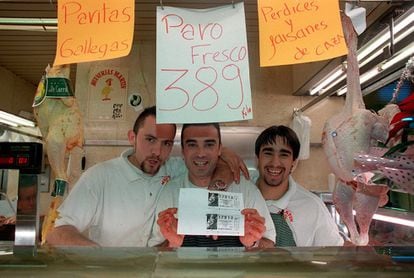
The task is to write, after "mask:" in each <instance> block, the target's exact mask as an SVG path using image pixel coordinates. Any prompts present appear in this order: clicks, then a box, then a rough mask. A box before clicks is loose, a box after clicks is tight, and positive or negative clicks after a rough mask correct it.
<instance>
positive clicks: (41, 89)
mask: <svg viewBox="0 0 414 278" xmlns="http://www.w3.org/2000/svg"><path fill="white" fill-rule="evenodd" d="M45 80H46V77H45V76H44V75H43V76H42V79H40V82H39V86H37V90H36V94H35V96H34V99H33V105H32V106H33V107H36V106H38V105H40V104H41V103H42V102H43V101H44V100H45V97H46V94H45V92H46V90H45Z"/></svg>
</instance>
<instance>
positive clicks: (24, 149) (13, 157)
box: [0, 142, 43, 174]
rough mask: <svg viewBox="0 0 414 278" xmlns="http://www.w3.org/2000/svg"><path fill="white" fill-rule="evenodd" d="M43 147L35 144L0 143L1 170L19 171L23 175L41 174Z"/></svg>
mask: <svg viewBox="0 0 414 278" xmlns="http://www.w3.org/2000/svg"><path fill="white" fill-rule="evenodd" d="M42 156H43V145H42V144H40V143H34V142H0V169H19V170H20V173H22V174H40V173H41V170H42Z"/></svg>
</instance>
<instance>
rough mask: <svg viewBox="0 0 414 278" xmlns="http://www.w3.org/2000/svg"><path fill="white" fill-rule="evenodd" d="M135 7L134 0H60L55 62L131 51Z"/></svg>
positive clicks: (116, 56)
mask: <svg viewBox="0 0 414 278" xmlns="http://www.w3.org/2000/svg"><path fill="white" fill-rule="evenodd" d="M134 9H135V2H134V1H133V0H106V1H99V0H96V1H92V0H89V1H81V0H75V1H73V0H59V1H58V36H57V47H56V57H55V62H54V65H62V64H70V63H78V62H87V61H97V60H106V59H113V58H118V57H122V56H126V55H128V54H129V52H130V50H131V46H132V38H133V32H134V19H135V10H134Z"/></svg>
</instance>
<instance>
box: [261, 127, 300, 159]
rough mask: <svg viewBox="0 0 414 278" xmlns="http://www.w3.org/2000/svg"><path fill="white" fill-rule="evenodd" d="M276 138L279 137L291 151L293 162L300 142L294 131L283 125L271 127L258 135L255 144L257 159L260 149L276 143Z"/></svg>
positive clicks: (297, 154)
mask: <svg viewBox="0 0 414 278" xmlns="http://www.w3.org/2000/svg"><path fill="white" fill-rule="evenodd" d="M276 137H280V138H282V139H283V140H284V142H285V143H286V144H287V145H288V146H289V147H290V148H291V149H292V151H293V160H296V159H297V158H298V156H299V151H300V142H299V139H298V136H297V135H296V133H295V131H293V130H292V129H291V128H289V127H287V126H284V125H279V126H277V125H273V126H270V127H268V128H266V129H265V130H263V131H262V133H260V135H259V136H258V137H257V139H256V143H255V149H254V151H255V154H256V157H257V158H259V153H260V148H261V147H262V146H263V145H270V144H275V143H276Z"/></svg>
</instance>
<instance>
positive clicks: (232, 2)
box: [231, 0, 235, 9]
mask: <svg viewBox="0 0 414 278" xmlns="http://www.w3.org/2000/svg"><path fill="white" fill-rule="evenodd" d="M231 4H232V5H233V9H234V8H235V6H234V0H232V1H231Z"/></svg>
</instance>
